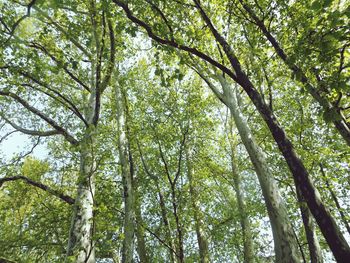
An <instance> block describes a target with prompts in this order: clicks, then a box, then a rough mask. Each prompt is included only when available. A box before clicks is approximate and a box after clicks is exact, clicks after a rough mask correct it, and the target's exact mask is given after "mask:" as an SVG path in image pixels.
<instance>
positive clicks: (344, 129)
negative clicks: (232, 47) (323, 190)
mask: <svg viewBox="0 0 350 263" xmlns="http://www.w3.org/2000/svg"><path fill="white" fill-rule="evenodd" d="M240 2H241V4H242V6H243V8H244V9H245V10H246V11H247V13H248V14H249V15H250V17H251V18H252V19H253V20H254V21H255V24H256V25H257V26H258V27H259V28H260V30H261V31H262V32H263V34H264V36H265V37H266V38H267V40H268V41H269V42H270V44H271V45H272V46H273V48H274V49H275V51H276V53H277V55H278V56H279V57H280V58H281V59H282V60H283V61H284V62H285V64H286V65H287V66H288V67H289V69H290V70H291V71H292V72H293V73H294V74H295V76H297V78H298V80H299V81H301V82H302V83H303V84H304V85H305V87H306V89H307V91H308V92H309V93H310V94H311V96H312V97H313V98H314V99H315V100H316V101H317V102H318V103H319V105H320V106H321V107H322V108H323V110H324V111H325V112H327V111H331V110H332V109H335V110H334V111H332V113H333V115H335V116H334V119H333V120H332V122H333V124H334V127H335V128H336V129H337V130H338V132H339V134H340V135H341V136H342V137H343V139H344V140H345V142H346V143H347V144H348V146H350V127H349V124H348V123H347V121H346V118H345V117H344V116H343V114H342V113H341V112H340V109H339V107H338V106H334V105H332V104H331V103H330V102H329V100H328V99H327V98H325V97H323V96H321V94H320V92H319V91H318V90H317V88H315V87H314V86H313V85H312V84H311V83H310V80H309V79H308V77H307V76H306V74H305V72H304V71H303V70H302V69H301V68H300V67H298V66H297V65H296V64H294V63H292V62H291V60H290V59H289V57H288V56H287V54H286V52H285V51H284V49H283V48H282V46H281V45H280V44H279V43H278V42H277V40H276V38H274V37H273V36H272V34H271V32H270V31H269V30H268V29H267V27H266V26H265V24H264V21H263V20H260V19H259V18H258V17H257V16H256V14H255V13H254V12H253V10H252V9H251V8H250V7H249V6H248V5H247V4H246V3H244V1H243V0H240Z"/></svg>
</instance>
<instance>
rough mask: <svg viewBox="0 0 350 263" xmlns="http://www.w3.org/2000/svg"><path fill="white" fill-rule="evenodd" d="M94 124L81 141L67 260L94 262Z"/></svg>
mask: <svg viewBox="0 0 350 263" xmlns="http://www.w3.org/2000/svg"><path fill="white" fill-rule="evenodd" d="M93 149H94V126H93V125H92V126H91V127H90V128H89V129H88V130H87V132H86V134H85V136H84V139H83V141H82V142H81V145H80V171H79V177H78V191H77V197H76V198H75V203H74V210H73V216H72V224H71V228H70V233H69V241H68V248H67V258H66V261H68V262H71V261H72V260H71V259H73V258H75V262H76V263H83V262H87V263H94V262H95V247H94V241H93V238H92V237H93V231H94V227H93V221H94V217H93V207H94V194H95V170H96V167H95V166H96V165H95V160H94V153H93Z"/></svg>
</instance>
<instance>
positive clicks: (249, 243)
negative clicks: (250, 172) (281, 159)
mask: <svg viewBox="0 0 350 263" xmlns="http://www.w3.org/2000/svg"><path fill="white" fill-rule="evenodd" d="M230 123H231V122H230ZM230 126H231V125H230ZM230 134H231V136H230V137H231V138H230V150H231V169H232V178H233V184H234V187H235V192H236V198H237V204H238V213H239V216H240V223H241V228H242V236H243V249H244V252H243V254H244V263H252V262H254V247H253V239H252V232H251V227H250V221H249V218H248V214H247V209H246V205H245V201H244V196H243V193H242V187H241V184H242V183H241V176H240V174H239V171H238V169H237V166H236V160H235V150H234V145H233V142H232V140H233V138H232V135H233V134H232V126H231V127H230Z"/></svg>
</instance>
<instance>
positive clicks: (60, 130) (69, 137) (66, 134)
mask: <svg viewBox="0 0 350 263" xmlns="http://www.w3.org/2000/svg"><path fill="white" fill-rule="evenodd" d="M0 95H2V96H6V97H10V98H13V99H14V100H16V101H17V102H18V103H20V104H22V106H24V107H25V108H26V109H27V110H29V111H30V112H32V113H34V114H35V115H37V116H39V117H40V118H41V119H42V120H44V121H46V122H47V123H48V124H50V125H51V126H52V127H53V128H54V129H55V130H56V131H57V132H58V133H59V134H61V135H63V136H64V138H66V140H67V141H68V142H70V143H71V144H73V145H76V144H78V141H77V140H76V139H75V138H74V137H73V136H72V135H71V134H70V133H69V132H68V131H67V130H66V129H64V128H63V127H61V126H60V125H59V124H58V123H57V122H56V121H55V120H53V119H51V118H50V117H48V116H46V115H45V114H44V113H42V112H41V111H40V110H38V109H36V108H34V107H33V106H31V105H29V104H28V102H27V101H25V100H24V99H22V98H21V97H19V96H18V95H17V94H15V93H12V92H9V91H2V90H0Z"/></svg>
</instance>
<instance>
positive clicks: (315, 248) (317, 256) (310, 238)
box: [297, 188, 323, 263]
mask: <svg viewBox="0 0 350 263" xmlns="http://www.w3.org/2000/svg"><path fill="white" fill-rule="evenodd" d="M297 197H298V202H299V205H300V212H301V217H302V219H303V224H304V229H305V235H306V240H307V245H308V247H309V254H310V262H311V263H322V262H323V258H322V253H321V247H320V244H319V243H318V238H317V235H316V229H315V225H314V223H313V222H312V216H311V213H310V210H309V208H308V207H307V204H306V203H305V200H304V199H303V197H302V195H301V192H300V189H298V188H297Z"/></svg>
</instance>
